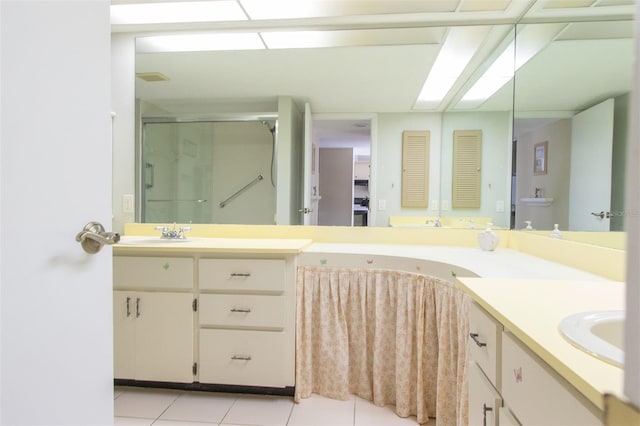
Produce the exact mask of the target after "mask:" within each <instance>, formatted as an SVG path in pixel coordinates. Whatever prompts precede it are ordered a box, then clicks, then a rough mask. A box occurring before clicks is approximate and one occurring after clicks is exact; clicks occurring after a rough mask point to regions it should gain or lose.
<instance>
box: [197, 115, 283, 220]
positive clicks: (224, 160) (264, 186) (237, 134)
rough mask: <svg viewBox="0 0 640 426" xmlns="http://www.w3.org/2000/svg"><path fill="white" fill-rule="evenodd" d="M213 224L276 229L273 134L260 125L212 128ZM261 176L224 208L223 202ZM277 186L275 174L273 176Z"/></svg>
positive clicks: (219, 125)
mask: <svg viewBox="0 0 640 426" xmlns="http://www.w3.org/2000/svg"><path fill="white" fill-rule="evenodd" d="M211 137H212V139H213V151H212V153H211V155H212V159H211V161H212V164H213V166H212V169H213V185H214V187H213V193H212V194H210V196H209V201H210V202H211V206H210V207H211V210H212V215H211V216H212V218H213V220H212V222H213V223H236V224H261V225H273V223H274V221H273V218H274V213H275V187H274V186H272V184H271V173H270V169H271V154H272V152H271V149H272V139H271V133H270V132H269V129H268V127H267V126H266V125H264V124H262V123H260V122H251V123H247V122H227V123H225V122H222V123H216V124H215V125H214V126H213V134H212V135H211ZM258 175H262V177H263V179H262V180H261V181H258V182H256V183H255V184H253V185H252V186H251V187H249V188H247V189H246V190H245V191H244V192H242V193H241V194H240V195H239V196H238V197H236V198H235V199H233V200H231V201H230V202H229V203H228V204H227V205H226V206H225V207H224V208H221V207H220V202H221V201H224V200H225V199H226V198H228V197H230V196H231V195H233V194H234V193H235V192H236V191H238V190H239V189H241V188H242V187H244V186H245V185H247V184H249V183H250V182H252V181H253V180H254V179H256V178H257V177H258ZM274 182H275V174H274Z"/></svg>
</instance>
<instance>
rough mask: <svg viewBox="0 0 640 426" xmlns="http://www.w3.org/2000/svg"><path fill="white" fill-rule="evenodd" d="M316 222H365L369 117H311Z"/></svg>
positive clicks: (369, 133) (350, 223)
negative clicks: (316, 205)
mask: <svg viewBox="0 0 640 426" xmlns="http://www.w3.org/2000/svg"><path fill="white" fill-rule="evenodd" d="M313 151H314V155H313V156H312V162H314V164H313V165H312V170H317V181H316V184H317V188H316V191H314V192H315V195H316V196H317V198H318V207H317V208H318V225H329V226H368V225H369V224H370V220H369V219H370V218H369V199H370V196H371V192H370V177H371V173H370V170H371V120H370V119H314V121H313Z"/></svg>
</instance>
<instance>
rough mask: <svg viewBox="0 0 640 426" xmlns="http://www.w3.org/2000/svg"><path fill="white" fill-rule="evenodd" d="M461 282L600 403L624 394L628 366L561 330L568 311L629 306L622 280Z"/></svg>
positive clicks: (478, 301)
mask: <svg viewBox="0 0 640 426" xmlns="http://www.w3.org/2000/svg"><path fill="white" fill-rule="evenodd" d="M458 283H459V285H460V287H461V288H462V289H463V290H464V291H466V292H467V293H468V294H470V295H471V297H472V298H473V299H474V300H475V301H476V303H478V304H479V305H480V306H482V307H483V308H484V309H485V310H486V311H487V312H489V313H490V314H491V315H492V316H493V317H494V318H496V319H497V320H498V321H499V322H500V323H502V325H503V326H504V327H505V329H506V330H508V331H510V332H511V333H513V334H514V335H515V336H516V337H517V338H518V339H520V340H521V341H522V342H523V343H524V344H525V345H527V347H529V349H531V350H532V351H533V352H534V353H535V354H536V355H538V356H539V357H540V358H542V359H543V360H544V361H545V362H546V363H547V364H549V365H550V366H551V367H552V368H553V369H554V370H555V371H556V372H558V373H559V374H560V375H561V376H562V377H564V378H565V379H566V380H567V381H568V382H569V383H571V384H572V385H573V386H574V387H575V388H576V389H577V390H578V391H579V392H580V393H582V394H583V395H584V396H585V397H586V398H587V399H589V400H590V401H591V402H592V403H593V404H595V405H596V406H597V407H599V408H600V409H604V400H603V396H604V394H605V393H612V394H615V395H622V384H623V370H622V369H621V368H619V367H616V366H614V365H611V364H609V363H607V362H604V361H602V360H600V359H597V358H596V357H594V356H591V355H589V354H587V353H586V352H584V351H582V350H580V349H578V348H577V347H575V346H573V345H572V344H571V343H569V342H568V341H567V340H565V339H564V337H563V336H562V335H561V334H560V331H559V329H558V327H559V324H560V321H561V320H562V319H563V318H565V317H566V316H568V315H571V314H575V313H579V312H585V311H598V310H623V309H624V297H625V296H624V294H625V285H624V283H622V282H618V281H583V280H557V279H547V280H540V279H487V278H458Z"/></svg>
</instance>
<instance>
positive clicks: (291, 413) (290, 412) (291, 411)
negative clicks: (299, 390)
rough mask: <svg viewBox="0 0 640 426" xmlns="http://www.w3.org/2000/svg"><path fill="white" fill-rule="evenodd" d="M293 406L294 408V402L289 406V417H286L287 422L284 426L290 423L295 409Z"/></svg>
mask: <svg viewBox="0 0 640 426" xmlns="http://www.w3.org/2000/svg"><path fill="white" fill-rule="evenodd" d="M292 399H293V398H292ZM295 406H296V401H295V400H293V403H292V404H291V410H289V416H288V417H287V422H286V423H285V426H288V425H289V422H290V421H291V416H292V415H293V409H294V408H295Z"/></svg>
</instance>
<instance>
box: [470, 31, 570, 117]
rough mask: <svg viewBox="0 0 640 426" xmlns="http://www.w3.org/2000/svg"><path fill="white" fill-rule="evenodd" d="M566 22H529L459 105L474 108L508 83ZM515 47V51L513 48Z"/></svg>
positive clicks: (551, 39) (549, 41)
mask: <svg viewBox="0 0 640 426" xmlns="http://www.w3.org/2000/svg"><path fill="white" fill-rule="evenodd" d="M566 25H567V24H536V25H526V26H525V27H524V28H523V29H522V30H521V31H520V32H519V33H518V34H517V36H516V41H517V47H516V45H514V42H511V43H509V45H508V46H507V47H506V48H505V49H504V51H503V52H502V53H501V54H500V56H498V58H497V59H496V60H495V61H494V63H493V64H492V65H491V66H490V67H489V68H488V69H487V71H485V73H484V74H483V75H482V77H480V78H479V79H478V81H476V83H475V84H474V85H473V86H472V87H471V89H469V91H468V92H467V93H466V94H465V95H464V96H463V97H462V99H461V101H460V103H459V104H458V106H460V107H463V108H475V107H477V106H480V105H481V104H482V103H483V102H484V101H486V100H487V99H489V98H490V97H491V96H493V94H494V93H496V92H497V91H498V90H500V89H501V88H502V87H503V86H504V85H505V84H507V83H508V82H509V81H510V80H511V79H512V78H513V76H514V73H515V72H516V71H517V70H518V69H520V67H522V66H523V65H524V64H526V63H527V62H528V61H529V60H530V59H531V58H533V57H534V56H535V55H537V54H538V52H540V51H541V50H542V49H544V48H545V47H546V46H547V45H548V44H549V43H551V41H553V39H554V38H555V37H556V36H557V35H558V34H559V33H560V32H561V31H562V30H563V29H564V28H565V27H566ZM514 49H515V51H514Z"/></svg>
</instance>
